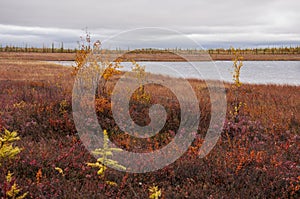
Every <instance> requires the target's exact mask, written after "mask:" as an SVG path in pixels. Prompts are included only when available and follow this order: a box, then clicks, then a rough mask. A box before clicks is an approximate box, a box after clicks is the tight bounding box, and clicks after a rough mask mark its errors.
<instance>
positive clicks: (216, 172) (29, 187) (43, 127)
mask: <svg viewBox="0 0 300 199" xmlns="http://www.w3.org/2000/svg"><path fill="white" fill-rule="evenodd" d="M70 73H71V70H70V68H65V67H61V66H58V65H53V64H48V63H42V62H37V61H24V60H22V61H15V60H1V61H0V100H1V103H0V116H1V117H0V129H3V127H5V128H7V129H9V130H16V131H17V132H18V133H19V134H20V136H21V137H22V139H21V141H20V142H18V145H19V146H20V147H22V148H24V150H23V151H22V153H21V154H20V157H19V158H18V159H17V160H15V161H10V162H6V163H5V165H4V167H3V168H6V169H3V168H1V172H0V179H1V181H2V179H4V177H5V176H4V174H5V173H7V172H6V170H7V169H10V170H11V171H12V172H14V174H15V176H18V184H19V185H20V187H21V188H23V191H24V192H26V191H28V192H29V197H30V198H146V197H148V188H149V187H150V186H153V184H155V185H158V186H159V188H161V189H162V196H163V198H207V197H210V198H297V197H298V196H299V180H300V168H299V165H300V162H299V160H300V156H299V150H300V146H299V140H300V138H299V131H300V111H299V110H300V87H296V86H276V85H242V87H241V96H240V98H239V99H240V101H242V102H245V103H246V104H247V106H246V107H245V108H243V109H242V110H241V113H240V114H241V118H240V122H239V123H232V115H231V113H230V110H232V108H233V102H234V93H233V92H232V90H231V89H230V88H231V86H230V85H229V84H226V85H225V87H226V94H227V100H228V112H227V116H226V123H225V124H224V132H223V133H222V138H220V140H219V142H218V143H217V145H216V146H215V148H214V149H213V150H212V151H211V153H210V154H209V155H208V156H207V157H205V158H203V159H199V158H198V157H197V154H196V151H197V149H199V147H200V146H201V143H202V141H203V133H205V130H206V128H207V124H208V122H209V119H210V99H209V96H208V90H207V87H206V86H205V83H204V82H203V81H200V80H189V81H190V83H191V85H192V87H193V88H194V90H195V92H196V95H197V97H198V99H199V101H200V104H199V106H200V109H201V111H202V112H201V120H200V124H199V127H200V128H199V136H198V138H197V139H196V140H195V141H194V143H193V145H192V146H191V147H190V149H189V150H188V151H187V152H186V153H185V154H184V155H183V156H182V157H181V158H180V159H178V160H177V161H176V162H175V163H173V164H171V165H169V166H167V167H166V168H164V169H161V170H158V171H156V172H153V173H145V174H131V173H127V174H126V173H122V172H118V171H115V170H112V169H108V174H107V177H108V178H109V179H110V180H112V181H115V182H117V184H118V186H117V187H114V186H110V185H107V184H105V183H103V181H101V179H99V178H98V176H97V175H96V170H94V169H91V168H89V167H88V166H86V164H85V163H86V162H95V159H94V158H93V157H92V156H91V155H90V154H89V152H88V151H87V150H86V149H85V147H84V146H83V144H82V143H81V141H80V139H79V138H78V136H77V135H76V129H75V126H74V123H73V119H72V107H71V89H72V85H73V77H71V76H70ZM155 78H157V79H164V78H165V77H162V76H159V75H156V76H155ZM117 79H118V77H115V78H114V79H113V81H112V82H110V83H109V85H108V86H109V87H111V86H113V85H114V83H115V81H116V80H117ZM145 89H146V91H148V92H149V93H151V101H150V103H155V102H162V103H163V104H164V105H165V106H166V107H167V108H169V109H170V110H172V111H173V112H172V113H173V115H172V116H170V117H169V120H168V121H169V122H170V123H169V124H168V125H167V126H166V127H165V130H168V129H174V130H176V128H177V127H178V124H179V120H178V118H177V117H178V114H179V113H180V110H179V107H178V106H177V105H178V103H177V102H176V98H175V96H174V95H173V94H172V93H171V92H170V91H169V90H168V89H166V88H164V87H161V86H157V85H149V86H147V87H146V88H145ZM161 100H163V101H161ZM170 101H172V103H170ZM62 102H63V104H64V105H62ZM132 104H133V105H134V106H135V107H137V109H136V110H133V112H134V111H135V112H139V111H141V112H142V113H143V110H144V109H145V108H147V106H144V105H145V104H141V103H138V102H135V101H133V102H132ZM102 108H103V109H102V112H100V113H98V116H99V119H100V120H99V121H100V123H101V124H102V125H103V128H106V129H108V131H109V132H114V131H115V130H116V129H117V128H116V127H115V123H114V122H113V118H112V116H111V114H110V105H107V104H106V105H104V106H103V107H102ZM103 113H105V114H103ZM135 117H136V119H137V121H139V120H145V118H146V117H145V114H136V115H135ZM176 118H177V119H176ZM102 119H105V120H102ZM146 119H147V118H146ZM103 121H104V122H103ZM111 136H112V139H114V141H116V142H117V144H118V145H119V146H121V147H123V148H126V149H131V150H135V149H136V148H135V147H136V146H137V145H138V142H139V141H138V140H136V141H137V142H135V143H134V142H127V137H126V136H122V135H118V136H117V134H116V135H111ZM129 139H130V138H129ZM160 139H161V137H159V138H157V139H156V138H153V140H152V141H153V142H154V143H153V144H154V145H155V146H158V148H159V147H161V145H162V143H159V141H161V140H160ZM162 139H163V138H162ZM168 139H169V138H166V139H165V140H168ZM131 140H132V139H131ZM150 146H151V145H150ZM155 148H157V147H152V146H151V147H150V149H149V150H153V149H155ZM138 164H141V165H142V164H143V163H142V162H141V163H138ZM55 167H60V168H62V169H63V170H64V174H65V176H62V175H61V174H59V173H58V172H57V171H56V170H55ZM4 170H5V171H4ZM39 170H41V172H42V178H41V179H39V181H37V179H36V174H37V172H38V171H39ZM1 189H3V188H2V185H1V183H0V197H2V195H1V194H2V192H1V191H2V190H1Z"/></svg>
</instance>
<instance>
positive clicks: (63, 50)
mask: <svg viewBox="0 0 300 199" xmlns="http://www.w3.org/2000/svg"><path fill="white" fill-rule="evenodd" d="M0 52H30V53H75V52H76V49H70V48H64V43H61V45H60V47H59V48H57V47H55V45H54V43H52V45H51V47H46V46H43V47H42V48H37V47H32V46H28V45H25V46H22V47H19V46H13V45H5V46H3V45H1V44H0Z"/></svg>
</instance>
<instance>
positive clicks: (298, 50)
mask: <svg viewBox="0 0 300 199" xmlns="http://www.w3.org/2000/svg"><path fill="white" fill-rule="evenodd" d="M239 51H240V53H241V54H254V55H261V54H269V55H270V54H273V55H276V54H280V55H282V54H300V47H299V46H297V47H279V48H275V47H274V48H245V49H239ZM0 52H34V53H76V52H77V49H76V48H73V49H70V48H64V44H63V43H61V45H60V47H59V48H57V47H55V46H54V43H52V45H51V47H45V46H44V47H42V48H37V47H29V46H27V45H25V46H23V47H18V46H11V45H10V46H8V45H6V46H2V45H1V44H0ZM199 52H202V53H203V52H208V53H209V54H220V55H230V54H232V53H233V52H232V50H231V49H224V48H217V49H208V50H199V49H181V48H175V49H169V48H166V49H153V48H145V49H135V50H130V49H128V50H122V49H115V50H105V49H104V50H102V53H113V54H124V53H136V54H144V53H146V54H162V53H184V54H197V53H199Z"/></svg>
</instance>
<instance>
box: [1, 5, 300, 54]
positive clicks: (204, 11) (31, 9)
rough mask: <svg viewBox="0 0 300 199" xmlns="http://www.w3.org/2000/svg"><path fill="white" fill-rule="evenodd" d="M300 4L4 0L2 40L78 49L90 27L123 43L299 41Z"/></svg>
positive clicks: (96, 35)
mask: <svg viewBox="0 0 300 199" xmlns="http://www.w3.org/2000/svg"><path fill="white" fill-rule="evenodd" d="M299 8H300V1H299V0H260V1H257V0H248V1H246V0H225V1H224V0H172V1H171V0H160V1H158V0H109V1H108V0H106V1H104V0H84V1H76V0H23V1H20V0H1V1H0V44H2V45H7V44H8V45H19V46H20V45H25V44H29V45H33V46H41V45H43V44H45V45H46V46H47V45H48V46H50V45H51V43H52V42H54V43H55V44H56V45H59V44H60V43H61V42H64V45H65V46H67V47H76V41H78V40H79V37H80V35H82V34H83V33H84V32H83V29H84V28H85V27H88V30H89V32H91V33H92V38H93V39H101V40H102V41H103V40H112V39H111V37H113V38H117V39H116V40H117V41H119V43H118V44H116V45H120V47H126V45H130V44H129V41H130V43H131V44H132V43H135V46H130V47H162V48H163V47H166V48H167V47H174V46H178V47H190V46H189V45H187V43H185V44H183V43H184V42H183V41H184V40H185V39H192V40H195V41H197V42H198V43H199V44H201V45H203V46H204V47H205V48H209V47H229V46H232V45H233V46H235V47H247V46H249V47H253V46H263V45H266V46H273V45H300V34H299V33H300V26H299V25H300V12H299ZM149 27H160V28H164V29H152V28H149ZM143 28H146V29H143ZM133 29H138V30H137V31H136V30H135V31H134V30H133ZM124 31H125V32H126V31H127V32H126V33H124ZM175 31H178V32H181V33H180V34H179V33H176V32H175ZM114 35H117V36H114ZM184 37H186V38H184ZM109 38H110V39H109ZM122 39H123V41H121V40H122ZM179 40H180V42H179ZM124 41H126V42H124ZM133 41H134V42H133ZM151 42H153V43H152V44H151ZM155 42H156V43H155ZM154 43H155V44H154ZM191 43H192V42H191ZM151 45H153V46H151ZM179 45H182V46H179ZM184 45H185V46H184Z"/></svg>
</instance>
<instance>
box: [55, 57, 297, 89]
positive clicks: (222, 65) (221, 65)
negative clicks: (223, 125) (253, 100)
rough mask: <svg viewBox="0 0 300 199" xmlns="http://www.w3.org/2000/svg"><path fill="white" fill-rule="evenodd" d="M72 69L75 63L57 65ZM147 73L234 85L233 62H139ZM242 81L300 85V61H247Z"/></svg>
mask: <svg viewBox="0 0 300 199" xmlns="http://www.w3.org/2000/svg"><path fill="white" fill-rule="evenodd" d="M55 63H58V64H61V65H64V66H71V65H72V64H74V62H68V61H63V62H55ZM138 63H139V64H140V65H142V66H145V69H146V72H150V73H154V74H162V75H168V76H171V77H183V78H196V79H212V80H223V81H226V82H232V79H233V78H232V72H233V67H232V61H215V62H189V63H188V62H138ZM243 64H244V66H243V67H242V69H241V75H240V80H241V82H243V83H250V84H288V85H300V61H244V62H243ZM121 65H122V66H124V67H123V68H122V69H121V70H123V71H129V70H131V67H132V64H131V63H130V62H124V63H122V64H121Z"/></svg>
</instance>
